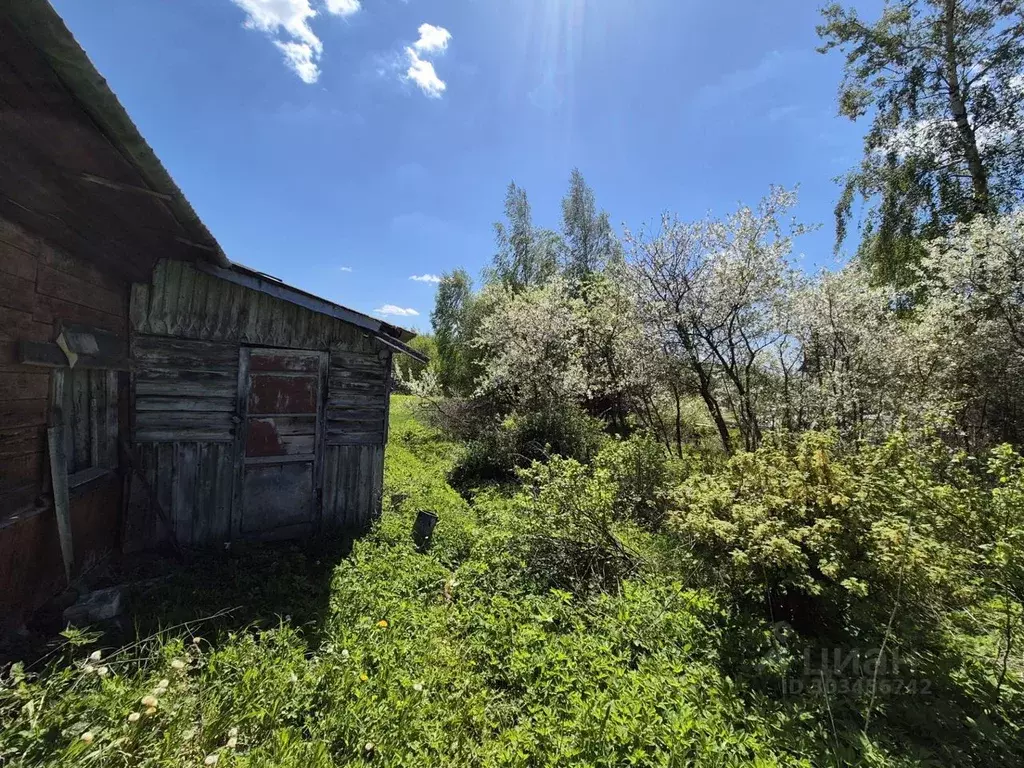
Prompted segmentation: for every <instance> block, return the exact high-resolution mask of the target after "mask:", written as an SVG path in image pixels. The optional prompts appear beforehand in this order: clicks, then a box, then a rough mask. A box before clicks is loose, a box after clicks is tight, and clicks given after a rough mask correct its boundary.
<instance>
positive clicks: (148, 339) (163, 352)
mask: <svg viewBox="0 0 1024 768" xmlns="http://www.w3.org/2000/svg"><path fill="white" fill-rule="evenodd" d="M132 354H133V355H134V357H136V358H137V359H138V360H145V361H146V363H147V364H149V365H152V366H163V367H169V368H198V369H206V368H229V369H231V370H235V369H236V368H237V366H238V345H237V344H232V343H228V342H221V341H198V340H194V339H178V338H171V337H167V336H148V335H142V334H138V335H136V336H135V337H134V338H133V339H132Z"/></svg>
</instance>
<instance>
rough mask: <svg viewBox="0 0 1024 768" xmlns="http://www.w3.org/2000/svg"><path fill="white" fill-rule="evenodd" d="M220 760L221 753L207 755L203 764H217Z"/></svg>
mask: <svg viewBox="0 0 1024 768" xmlns="http://www.w3.org/2000/svg"><path fill="white" fill-rule="evenodd" d="M218 760H220V755H207V756H206V759H205V760H203V765H216V764H217V761H218Z"/></svg>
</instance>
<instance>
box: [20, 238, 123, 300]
mask: <svg viewBox="0 0 1024 768" xmlns="http://www.w3.org/2000/svg"><path fill="white" fill-rule="evenodd" d="M39 263H40V265H42V266H43V267H45V268H49V269H51V270H55V271H57V272H62V273H64V274H66V275H68V276H69V277H72V278H74V279H76V280H79V281H81V282H83V283H87V284H89V285H93V286H96V287H98V288H103V289H106V290H107V291H112V292H114V293H116V294H118V295H120V293H121V292H122V290H124V288H125V286H126V284H125V282H124V281H123V280H121V279H120V278H119V277H117V276H116V275H114V274H111V273H110V272H109V271H105V270H103V269H101V268H99V267H97V266H96V265H95V264H93V263H91V262H88V261H86V260H85V259H80V258H76V257H74V256H71V255H70V254H68V253H65V252H64V251H62V250H60V249H59V248H55V247H53V246H52V245H50V244H49V243H47V242H46V241H45V240H40V241H39Z"/></svg>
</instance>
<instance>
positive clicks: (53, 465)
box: [46, 425, 75, 584]
mask: <svg viewBox="0 0 1024 768" xmlns="http://www.w3.org/2000/svg"><path fill="white" fill-rule="evenodd" d="M46 439H47V443H48V445H49V449H50V479H51V482H52V483H53V509H54V512H55V513H56V515H57V535H58V536H59V537H60V553H61V557H62V558H63V559H64V575H65V576H66V577H67V580H68V584H70V583H71V568H72V566H73V565H74V562H75V554H74V549H73V548H72V544H71V503H70V501H69V500H68V457H67V454H66V453H65V451H64V427H62V426H60V425H58V426H55V427H50V428H49V429H47V430H46Z"/></svg>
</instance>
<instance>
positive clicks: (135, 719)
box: [128, 712, 142, 723]
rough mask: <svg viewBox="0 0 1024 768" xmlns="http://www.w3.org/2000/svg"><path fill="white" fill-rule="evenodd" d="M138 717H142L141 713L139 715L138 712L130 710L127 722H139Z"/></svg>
mask: <svg viewBox="0 0 1024 768" xmlns="http://www.w3.org/2000/svg"><path fill="white" fill-rule="evenodd" d="M140 717H142V715H140V714H139V713H138V712H132V713H131V714H130V715H128V722H129V723H137V722H139V718H140Z"/></svg>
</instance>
